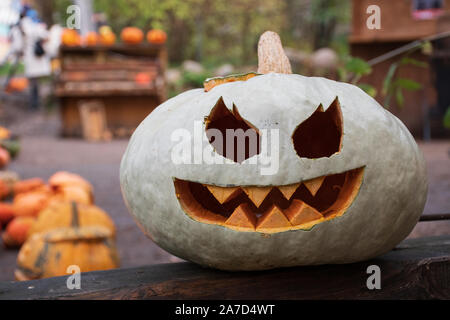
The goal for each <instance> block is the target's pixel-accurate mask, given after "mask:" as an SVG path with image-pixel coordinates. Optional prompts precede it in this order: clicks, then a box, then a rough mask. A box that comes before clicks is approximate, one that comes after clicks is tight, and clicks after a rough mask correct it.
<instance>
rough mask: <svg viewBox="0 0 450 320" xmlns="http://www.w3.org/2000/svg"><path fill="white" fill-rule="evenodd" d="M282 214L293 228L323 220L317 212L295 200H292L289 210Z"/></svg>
mask: <svg viewBox="0 0 450 320" xmlns="http://www.w3.org/2000/svg"><path fill="white" fill-rule="evenodd" d="M284 214H285V215H286V217H287V218H288V219H289V221H290V222H291V224H292V225H293V226H297V225H300V224H304V223H308V222H311V221H314V220H320V219H323V216H322V214H321V213H320V212H319V211H317V210H316V209H314V208H313V207H311V206H309V205H308V204H306V203H304V202H303V201H301V200H297V199H294V200H293V201H292V204H291V205H290V206H289V208H288V209H286V210H284Z"/></svg>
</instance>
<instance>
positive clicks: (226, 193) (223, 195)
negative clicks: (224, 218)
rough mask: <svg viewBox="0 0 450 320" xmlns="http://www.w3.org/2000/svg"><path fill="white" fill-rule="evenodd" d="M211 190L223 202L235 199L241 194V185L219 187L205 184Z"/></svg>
mask: <svg viewBox="0 0 450 320" xmlns="http://www.w3.org/2000/svg"><path fill="white" fill-rule="evenodd" d="M205 186H206V187H207V188H208V190H209V192H211V193H212V195H213V196H214V197H215V198H216V199H217V201H219V202H220V203H221V204H222V203H224V202H226V201H229V200H231V199H233V198H234V197H235V196H237V195H238V194H239V187H229V188H228V187H218V186H209V185H205Z"/></svg>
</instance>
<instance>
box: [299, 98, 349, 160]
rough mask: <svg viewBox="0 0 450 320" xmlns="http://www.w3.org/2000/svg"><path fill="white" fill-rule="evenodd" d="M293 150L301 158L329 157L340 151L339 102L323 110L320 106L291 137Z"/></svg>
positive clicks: (340, 120) (340, 122) (335, 101)
mask: <svg viewBox="0 0 450 320" xmlns="http://www.w3.org/2000/svg"><path fill="white" fill-rule="evenodd" d="M292 140H293V142H294V148H295V151H296V152H297V154H298V155H299V156H300V157H302V158H309V159H313V158H321V157H329V156H331V155H333V154H334V153H336V152H339V151H340V150H341V146H342V113H341V107H340V104H339V100H338V98H337V97H336V99H335V100H334V101H333V102H332V103H331V105H330V106H329V107H328V109H327V111H324V110H323V107H322V105H319V107H318V108H317V109H316V111H314V113H313V114H312V115H311V116H310V117H309V118H308V119H306V120H305V121H303V122H302V123H301V124H300V125H299V126H298V127H297V129H295V131H294V134H293V135H292Z"/></svg>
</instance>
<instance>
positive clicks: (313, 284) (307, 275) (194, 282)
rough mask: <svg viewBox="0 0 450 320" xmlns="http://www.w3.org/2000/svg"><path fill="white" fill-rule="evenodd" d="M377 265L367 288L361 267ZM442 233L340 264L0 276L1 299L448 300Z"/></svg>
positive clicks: (448, 259)
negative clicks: (71, 282) (70, 280)
mask: <svg viewBox="0 0 450 320" xmlns="http://www.w3.org/2000/svg"><path fill="white" fill-rule="evenodd" d="M370 265H377V266H379V267H380V270H381V289H380V290H377V289H373V290H369V289H368V288H367V279H368V277H369V276H370V275H371V274H372V273H369V274H368V273H367V267H368V266H370ZM449 279H450V236H440V237H430V238H421V239H410V240H405V241H404V242H402V243H401V244H399V245H398V246H397V247H396V248H395V249H394V250H392V251H391V252H389V253H387V254H385V255H383V256H381V257H379V258H377V259H374V260H370V261H365V262H360V263H354V264H347V265H324V266H309V267H297V268H285V269H276V270H269V271H259V272H222V271H218V270H212V269H205V268H202V267H199V266H197V265H194V264H191V263H173V264H160V265H152V266H144V267H137V268H129V269H115V270H108V271H95V272H89V273H82V274H81V289H79V290H69V289H68V288H67V285H66V283H67V277H66V276H64V277H55V278H48V279H42V280H33V281H24V282H3V283H1V282H0V300H3V299H308V300H311V299H450V281H449Z"/></svg>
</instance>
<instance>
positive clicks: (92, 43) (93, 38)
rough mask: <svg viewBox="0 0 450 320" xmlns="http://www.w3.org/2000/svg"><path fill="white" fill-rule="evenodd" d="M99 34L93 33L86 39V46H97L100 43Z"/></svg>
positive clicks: (88, 34) (89, 33)
mask: <svg viewBox="0 0 450 320" xmlns="http://www.w3.org/2000/svg"><path fill="white" fill-rule="evenodd" d="M98 38H99V36H98V34H97V32H94V31H91V32H88V33H87V34H86V36H85V37H84V44H85V45H86V46H95V45H96V44H97V43H98V41H99V39H98Z"/></svg>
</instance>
